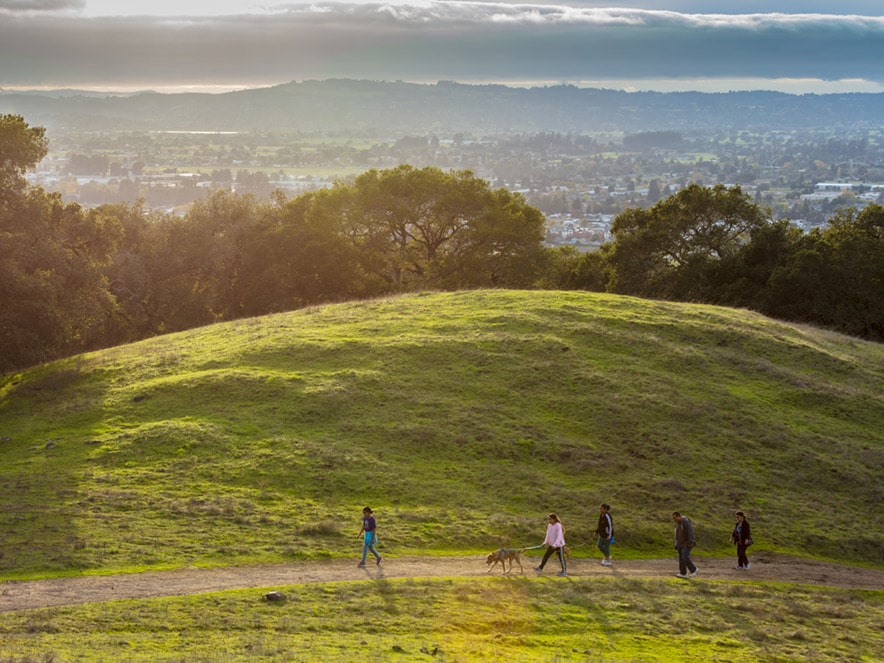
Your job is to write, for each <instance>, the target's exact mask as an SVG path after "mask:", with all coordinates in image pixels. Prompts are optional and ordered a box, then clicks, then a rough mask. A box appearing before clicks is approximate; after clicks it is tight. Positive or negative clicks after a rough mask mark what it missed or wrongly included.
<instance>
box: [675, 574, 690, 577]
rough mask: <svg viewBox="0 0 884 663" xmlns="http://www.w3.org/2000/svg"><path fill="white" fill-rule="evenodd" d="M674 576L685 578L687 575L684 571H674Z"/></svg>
mask: <svg viewBox="0 0 884 663" xmlns="http://www.w3.org/2000/svg"><path fill="white" fill-rule="evenodd" d="M675 577H676V578H687V577H688V576H687V575H685V574H684V573H676V574H675Z"/></svg>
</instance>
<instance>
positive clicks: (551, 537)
mask: <svg viewBox="0 0 884 663" xmlns="http://www.w3.org/2000/svg"><path fill="white" fill-rule="evenodd" d="M547 520H548V521H549V524H547V526H546V538H545V539H544V540H543V545H545V546H547V548H546V552H545V553H544V554H543V561H541V562H540V566H535V567H534V570H535V571H537V572H538V573H541V572H542V571H543V567H544V566H546V562H547V561H548V560H549V558H550V557H552V554H553V553H554V552H555V553H558V555H559V562H561V564H562V570H561V572H560V573H559V574H558V575H560V576H566V575H568V573H567V569H566V568H565V526H564V525H563V524H562V521H561V520H559V517H558V516H557V515H556V514H554V513H551V514H549V516H547Z"/></svg>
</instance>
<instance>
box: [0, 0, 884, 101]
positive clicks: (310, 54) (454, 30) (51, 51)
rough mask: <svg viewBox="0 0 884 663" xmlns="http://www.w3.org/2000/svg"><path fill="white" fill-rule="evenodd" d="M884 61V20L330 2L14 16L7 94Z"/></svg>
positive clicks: (823, 74) (856, 69)
mask: <svg viewBox="0 0 884 663" xmlns="http://www.w3.org/2000/svg"><path fill="white" fill-rule="evenodd" d="M3 1H4V0H0V3H2V2H3ZM47 1H49V0H47ZM6 3H7V4H9V0H6ZM19 4H20V3H19ZM31 4H36V3H31ZM0 6H2V5H0ZM881 53H884V18H882V17H860V16H833V15H827V16H822V15H781V14H744V15H711V14H708V15H699V14H680V13H676V12H666V11H643V10H630V9H619V10H612V9H592V8H580V7H563V6H551V5H507V4H492V3H476V2H438V3H433V4H430V5H429V6H426V7H408V6H398V5H362V4H353V5H344V4H336V3H326V4H312V5H295V6H289V7H287V8H285V10H284V11H280V12H279V13H276V14H274V15H253V16H236V17H229V16H227V17H202V18H201V17H190V18H176V19H159V18H154V19H150V18H145V17H140V18H138V19H129V18H92V19H85V18H76V17H70V16H68V17H66V18H64V19H60V18H58V17H49V16H46V17H34V16H31V17H29V18H27V19H25V18H17V17H16V16H15V15H14V14H13V15H12V16H11V17H8V18H7V19H6V20H3V21H0V86H3V85H7V86H9V85H27V84H33V85H47V84H49V85H63V84H65V85H86V84H90V85H121V84H125V85H130V86H131V85H137V84H141V83H143V84H145V85H157V84H166V85H172V84H187V83H200V84H209V83H216V84H219V83H231V82H232V83H243V82H250V81H251V82H254V83H255V84H264V83H272V82H283V81H288V80H295V79H304V78H328V77H350V78H372V79H386V80H392V79H405V80H438V79H457V80H465V81H470V80H499V81H507V80H524V79H553V80H579V79H612V78H644V79H648V78H658V77H665V78H691V77H706V78H715V77H758V78H821V79H829V80H839V79H845V78H857V79H867V80H873V81H881V82H884V58H882V57H880V54H881Z"/></svg>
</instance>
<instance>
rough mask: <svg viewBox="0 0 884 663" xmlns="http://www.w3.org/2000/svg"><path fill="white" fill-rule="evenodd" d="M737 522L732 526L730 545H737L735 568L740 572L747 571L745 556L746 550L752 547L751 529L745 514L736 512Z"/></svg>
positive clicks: (747, 561) (747, 558)
mask: <svg viewBox="0 0 884 663" xmlns="http://www.w3.org/2000/svg"><path fill="white" fill-rule="evenodd" d="M736 516H737V522H736V524H735V525H734V531H733V532H732V533H731V543H735V544H737V566H736V567H735V568H737V569H739V570H740V571H748V570H749V557H748V556H747V555H746V548H748V547H749V546H751V545H752V528H751V527H750V526H749V521H748V520H746V514H745V513H743V512H742V511H737V513H736Z"/></svg>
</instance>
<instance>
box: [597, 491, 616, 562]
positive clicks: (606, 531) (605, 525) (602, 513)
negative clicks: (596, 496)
mask: <svg viewBox="0 0 884 663" xmlns="http://www.w3.org/2000/svg"><path fill="white" fill-rule="evenodd" d="M595 533H596V536H597V537H599V539H598V542H597V543H596V545H597V546H598V549H599V550H601V551H602V554H603V555H604V556H605V558H604V559H603V560H602V566H611V565H612V564H613V562H612V561H611V542H612V541H613V540H614V520H613V519H612V518H611V506H610V505H609V504H602V505H601V506H600V507H599V524H598V527H596V528H595Z"/></svg>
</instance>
